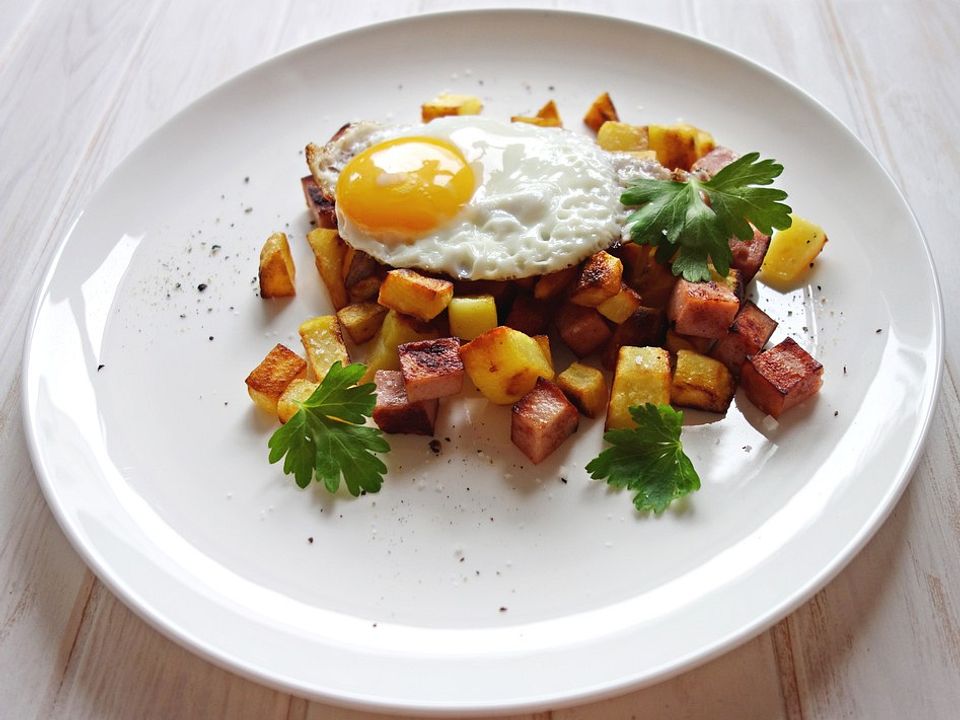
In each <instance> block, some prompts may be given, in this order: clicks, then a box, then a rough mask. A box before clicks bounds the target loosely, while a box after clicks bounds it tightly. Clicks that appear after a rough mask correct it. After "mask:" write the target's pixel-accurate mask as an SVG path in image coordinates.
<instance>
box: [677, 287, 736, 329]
mask: <svg viewBox="0 0 960 720" xmlns="http://www.w3.org/2000/svg"><path fill="white" fill-rule="evenodd" d="M739 309H740V301H739V300H738V299H737V296H736V294H735V293H734V291H733V290H731V289H730V287H728V286H727V285H726V284H725V283H718V282H716V281H713V280H711V281H710V282H696V283H692V282H690V281H688V280H684V279H682V278H681V279H680V280H678V281H677V284H676V285H675V286H674V288H673V295H672V296H671V298H670V305H669V306H668V307H667V317H668V318H669V319H670V320H671V321H673V326H674V329H675V330H676V331H677V332H678V333H680V334H682V335H696V336H697V337H704V338H712V339H714V340H715V339H717V338H720V337H723V336H724V335H726V333H727V328H729V327H730V324H731V323H732V322H733V319H734V318H735V317H736V315H737V311H738V310H739Z"/></svg>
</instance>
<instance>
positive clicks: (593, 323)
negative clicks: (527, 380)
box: [556, 302, 612, 358]
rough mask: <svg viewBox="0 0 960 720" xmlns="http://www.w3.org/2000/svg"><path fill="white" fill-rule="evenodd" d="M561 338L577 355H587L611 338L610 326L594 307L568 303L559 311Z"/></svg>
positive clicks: (558, 325)
mask: <svg viewBox="0 0 960 720" xmlns="http://www.w3.org/2000/svg"><path fill="white" fill-rule="evenodd" d="M556 322H557V331H558V332H559V333H560V339H561V340H563V342H564V343H565V344H566V346H567V347H568V348H570V349H571V350H573V352H574V353H575V354H576V356H577V357H581V358H582V357H586V356H587V355H589V354H590V353H592V352H593V351H594V350H596V349H597V348H599V347H600V346H601V345H603V344H604V343H605V342H607V340H609V339H610V335H611V334H612V333H611V332H610V327H609V326H608V325H607V321H606V320H604V319H603V315H601V314H600V313H598V312H597V311H596V310H595V309H594V308H588V307H583V306H582V305H574V304H573V303H569V302H568V303H566V304H565V305H564V306H563V307H561V308H560V312H558V313H557V320H556Z"/></svg>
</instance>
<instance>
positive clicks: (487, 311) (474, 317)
mask: <svg viewBox="0 0 960 720" xmlns="http://www.w3.org/2000/svg"><path fill="white" fill-rule="evenodd" d="M447 318H448V319H449V320H450V334H451V335H454V336H456V337H459V338H463V339H464V340H473V339H474V338H475V337H477V336H478V335H483V333H485V332H487V331H488V330H493V329H494V328H495V327H496V326H497V304H496V301H495V300H494V299H493V295H477V296H475V297H455V298H453V299H452V300H451V301H450V304H449V305H448V306H447Z"/></svg>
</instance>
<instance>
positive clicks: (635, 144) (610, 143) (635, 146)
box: [597, 120, 647, 152]
mask: <svg viewBox="0 0 960 720" xmlns="http://www.w3.org/2000/svg"><path fill="white" fill-rule="evenodd" d="M597 145H599V146H600V148H601V149H603V150H609V151H610V152H639V151H645V150H646V149H647V129H646V128H645V127H643V126H642V125H630V124H629V123H623V122H617V121H616V120H608V121H607V122H605V123H604V124H603V125H601V126H600V130H599V131H598V132H597Z"/></svg>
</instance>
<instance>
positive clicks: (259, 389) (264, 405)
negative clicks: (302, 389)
mask: <svg viewBox="0 0 960 720" xmlns="http://www.w3.org/2000/svg"><path fill="white" fill-rule="evenodd" d="M306 374H307V362H306V360H304V359H303V358H302V357H300V356H299V355H297V354H296V353H295V352H294V351H293V350H291V349H290V348H288V347H286V346H285V345H280V344H277V345H276V346H275V347H274V348H273V350H271V351H270V352H268V353H267V356H266V357H265V358H264V359H263V361H262V362H261V363H260V364H259V365H257V366H256V367H255V368H254V369H253V372H251V373H250V374H249V375H248V376H247V379H246V380H245V382H246V383H247V392H248V393H250V399H251V400H253V402H254V403H255V404H256V406H257V407H258V408H260V409H261V410H264V411H266V412H268V413H270V414H271V415H276V414H277V401H278V400H280V396H281V395H282V394H283V391H284V390H286V389H287V385H289V384H290V383H291V382H293V381H294V380H295V379H297V378H302V377H306Z"/></svg>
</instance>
